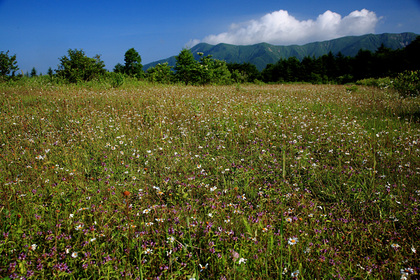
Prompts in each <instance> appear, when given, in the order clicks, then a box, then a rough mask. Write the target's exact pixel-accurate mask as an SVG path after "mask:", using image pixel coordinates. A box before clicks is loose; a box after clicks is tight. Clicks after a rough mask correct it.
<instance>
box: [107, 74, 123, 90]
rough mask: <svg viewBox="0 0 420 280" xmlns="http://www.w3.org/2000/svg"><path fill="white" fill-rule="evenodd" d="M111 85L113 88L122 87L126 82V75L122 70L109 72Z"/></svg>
mask: <svg viewBox="0 0 420 280" xmlns="http://www.w3.org/2000/svg"><path fill="white" fill-rule="evenodd" d="M108 75H109V79H110V83H111V86H112V87H113V88H117V87H120V86H122V85H123V84H124V81H125V77H124V74H122V73H120V72H114V73H108Z"/></svg>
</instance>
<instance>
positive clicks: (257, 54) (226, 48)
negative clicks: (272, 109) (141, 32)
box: [143, 32, 419, 71]
mask: <svg viewBox="0 0 420 280" xmlns="http://www.w3.org/2000/svg"><path fill="white" fill-rule="evenodd" d="M417 36H419V35H418V34H415V33H409V32H406V33H398V34H394V33H384V34H366V35H362V36H346V37H342V38H338V39H333V40H328V41H322V42H314V43H308V44H305V45H289V46H276V45H271V44H268V43H259V44H255V45H245V46H244V45H230V44H224V43H221V44H217V45H210V44H207V43H200V44H197V45H195V46H194V47H192V48H191V52H192V53H193V54H194V56H195V57H196V59H197V58H198V55H197V52H202V53H204V55H205V56H207V55H212V56H213V58H215V59H219V60H224V61H226V62H233V63H234V62H236V63H245V62H249V63H251V64H254V65H255V66H256V67H257V68H258V70H260V71H261V70H263V69H264V68H265V67H266V66H267V64H269V63H276V62H277V61H279V60H280V59H281V58H289V57H293V56H294V57H296V58H297V59H299V60H302V59H303V58H304V57H305V56H310V57H313V56H314V57H319V56H322V55H324V54H328V53H329V52H330V51H331V52H332V53H333V54H338V53H339V52H341V53H342V54H343V55H344V56H355V55H356V54H357V52H358V51H359V50H360V49H364V50H370V51H372V52H375V51H376V50H377V49H378V48H379V47H380V46H381V44H384V46H385V47H387V48H390V49H393V50H396V49H400V48H404V47H405V46H407V45H409V44H410V43H411V42H412V41H413V40H414V39H416V37H417ZM165 62H168V64H169V65H171V66H175V63H176V59H175V56H171V57H169V58H166V59H162V60H158V61H155V62H152V63H149V64H146V65H144V66H143V69H144V70H147V69H148V68H150V67H153V66H155V65H157V64H159V63H165Z"/></svg>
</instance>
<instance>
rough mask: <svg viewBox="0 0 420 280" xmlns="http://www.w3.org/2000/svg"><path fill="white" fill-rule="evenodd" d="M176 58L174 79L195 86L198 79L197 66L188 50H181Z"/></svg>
mask: <svg viewBox="0 0 420 280" xmlns="http://www.w3.org/2000/svg"><path fill="white" fill-rule="evenodd" d="M175 58H176V65H175V68H174V69H175V79H176V80H177V81H179V82H182V83H185V84H186V85H188V84H197V82H198V80H199V78H198V76H199V71H198V64H197V61H196V60H195V59H194V55H193V54H192V52H191V51H190V50H189V49H182V50H181V52H180V53H179V55H178V56H176V57H175Z"/></svg>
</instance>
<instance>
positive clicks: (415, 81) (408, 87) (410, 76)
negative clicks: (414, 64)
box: [394, 70, 420, 97]
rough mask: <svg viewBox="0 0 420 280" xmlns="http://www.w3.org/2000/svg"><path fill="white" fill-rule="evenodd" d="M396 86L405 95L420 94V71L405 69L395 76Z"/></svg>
mask: <svg viewBox="0 0 420 280" xmlns="http://www.w3.org/2000/svg"><path fill="white" fill-rule="evenodd" d="M394 88H395V89H396V90H397V91H398V93H399V94H400V95H401V96H403V97H406V96H418V95H419V94H420V71H418V70H416V71H404V72H402V73H400V74H398V76H397V77H396V78H395V80H394Z"/></svg>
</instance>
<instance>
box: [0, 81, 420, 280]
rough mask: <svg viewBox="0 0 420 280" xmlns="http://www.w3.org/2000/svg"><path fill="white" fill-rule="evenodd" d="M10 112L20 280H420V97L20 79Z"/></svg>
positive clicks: (13, 270)
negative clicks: (43, 82) (114, 86)
mask: <svg viewBox="0 0 420 280" xmlns="http://www.w3.org/2000/svg"><path fill="white" fill-rule="evenodd" d="M0 104H1V112H0V128H1V129H0V132H1V133H0V174H1V176H0V186H1V187H0V276H2V277H4V278H5V279H8V278H18V279H24V278H26V279H52V278H65V279H119V278H127V279H131V278H133V279H135V278H138V279H196V280H198V279H418V278H416V277H419V276H418V273H420V261H419V260H420V258H419V256H418V255H419V254H420V253H419V252H417V250H419V249H420V214H419V201H420V176H419V174H420V159H419V156H420V124H419V122H418V119H417V118H416V116H418V115H419V108H420V99H419V98H417V99H416V98H406V99H401V98H398V96H397V95H395V94H393V93H392V92H389V91H388V90H386V89H383V90H381V89H377V88H370V87H362V86H359V87H354V86H353V87H349V86H333V85H319V86H315V85H262V86H257V85H241V86H225V87H223V86H206V87H186V86H157V85H148V84H139V85H137V86H129V85H126V86H123V87H121V88H118V89H110V88H102V89H101V88H89V87H81V86H65V85H63V86H53V85H49V86H41V85H34V84H30V83H26V84H25V83H20V84H19V83H17V84H15V85H13V86H10V85H8V84H2V85H0ZM21 277H22V278H21Z"/></svg>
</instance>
